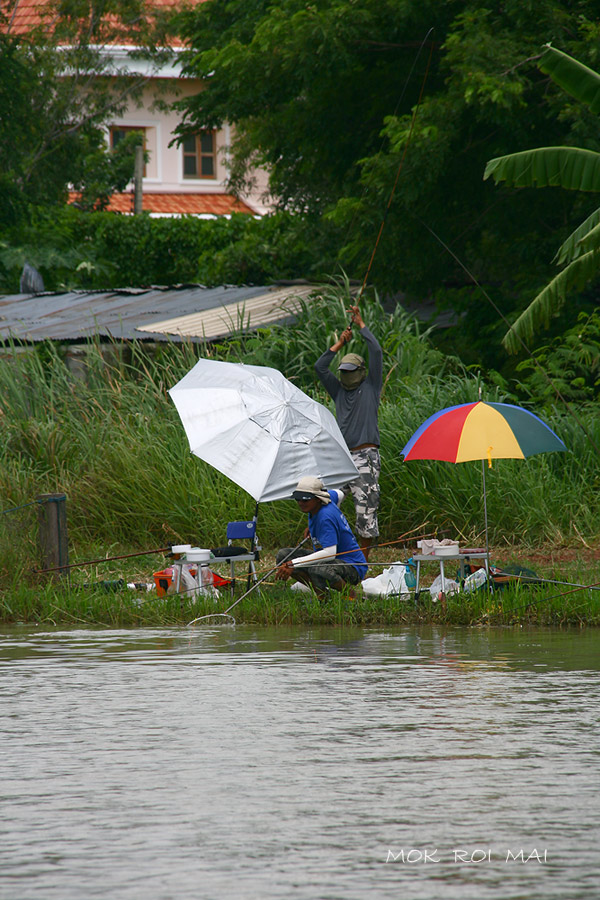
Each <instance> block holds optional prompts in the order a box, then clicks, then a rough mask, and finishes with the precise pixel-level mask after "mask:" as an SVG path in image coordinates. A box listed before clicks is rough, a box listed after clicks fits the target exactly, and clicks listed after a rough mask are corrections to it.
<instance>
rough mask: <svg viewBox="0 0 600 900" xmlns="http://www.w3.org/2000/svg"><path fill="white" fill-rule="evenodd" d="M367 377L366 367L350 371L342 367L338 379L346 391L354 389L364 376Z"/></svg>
mask: <svg viewBox="0 0 600 900" xmlns="http://www.w3.org/2000/svg"><path fill="white" fill-rule="evenodd" d="M366 377H367V370H366V369H362V368H361V369H352V371H351V372H348V371H347V370H346V369H342V370H341V371H340V381H341V383H342V387H343V388H345V389H346V390H347V391H354V390H356V388H357V387H359V386H360V385H361V384H362V383H363V381H364V380H365V378H366Z"/></svg>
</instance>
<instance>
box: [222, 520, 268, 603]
mask: <svg viewBox="0 0 600 900" xmlns="http://www.w3.org/2000/svg"><path fill="white" fill-rule="evenodd" d="M234 541H245V542H247V545H246V546H244V547H239V546H236V545H235V544H234V543H233V542H234ZM248 544H249V546H248ZM260 550H261V548H260V545H259V543H258V537H257V536H256V517H255V518H254V519H249V520H247V521H243V522H228V523H227V546H226V547H215V548H214V549H213V550H212V551H211V552H212V554H213V557H214V558H213V559H211V561H210V564H211V565H212V564H213V563H228V564H229V567H230V571H231V592H232V593H233V590H234V588H235V564H236V562H247V563H248V584H247V590H249V589H250V581H251V580H252V579H253V580H254V581H257V580H258V579H257V575H256V566H255V565H254V563H255V561H256V560H258V559H260Z"/></svg>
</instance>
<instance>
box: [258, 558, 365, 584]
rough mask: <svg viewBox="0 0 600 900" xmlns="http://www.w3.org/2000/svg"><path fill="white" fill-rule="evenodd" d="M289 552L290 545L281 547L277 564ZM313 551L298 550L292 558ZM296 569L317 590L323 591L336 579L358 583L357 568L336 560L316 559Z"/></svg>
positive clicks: (335, 582) (348, 582) (336, 580)
mask: <svg viewBox="0 0 600 900" xmlns="http://www.w3.org/2000/svg"><path fill="white" fill-rule="evenodd" d="M291 552H292V547H283V548H282V549H281V550H280V551H279V552H278V554H277V559H276V562H277V565H280V564H281V563H282V562H283V560H284V559H285V558H286V557H287V556H288V554H290V553H291ZM313 552H314V551H313V550H298V551H297V552H296V553H294V554H293V556H294V559H298V557H300V556H308V555H309V553H313ZM298 571H301V572H302V574H303V575H308V577H309V578H310V580H311V582H312V583H313V585H314V586H315V588H316V589H317V590H318V591H324V590H325V588H326V587H327V586H328V585H329V584H337V582H338V581H344V582H346V583H347V584H358V583H359V581H360V576H359V574H358V569H356V568H355V567H354V566H351V565H350V563H345V562H338V561H337V560H332V561H331V562H327V561H325V560H322V561H318V562H315V563H314V565H312V566H302V568H301V569H299V570H298ZM293 577H294V576H293V575H292V578H293Z"/></svg>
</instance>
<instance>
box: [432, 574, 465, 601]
mask: <svg viewBox="0 0 600 900" xmlns="http://www.w3.org/2000/svg"><path fill="white" fill-rule="evenodd" d="M442 591H443V592H444V593H445V594H446V596H448V595H449V594H457V593H458V592H459V591H460V584H458V582H456V581H453V580H452V578H444V584H443V586H442V576H441V575H438V576H437V578H436V579H435V580H434V582H433V584H431V585H430V587H429V593H430V594H431V599H432V600H433V601H436V600H437V599H438V597H439V595H440V593H441V592H442Z"/></svg>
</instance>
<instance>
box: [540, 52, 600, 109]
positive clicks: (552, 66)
mask: <svg viewBox="0 0 600 900" xmlns="http://www.w3.org/2000/svg"><path fill="white" fill-rule="evenodd" d="M538 67H539V68H540V69H541V70H542V72H545V73H546V75H549V76H550V78H551V79H552V81H554V82H555V83H556V84H558V85H559V86H560V87H561V88H563V90H565V91H566V92H567V93H568V94H571V96H572V97H575V99H576V100H580V101H581V102H582V103H585V104H586V106H589V108H590V109H591V111H592V112H594V113H597V112H600V75H599V74H598V73H597V72H594V70H593V69H589V68H588V67H587V66H584V65H583V63H580V62H577V60H576V59H573V57H572V56H568V55H567V54H566V53H562V52H561V51H560V50H555V49H554V47H551V46H550V45H548V47H547V49H546V51H545V52H544V54H543V55H542V57H541V59H540V61H539V62H538Z"/></svg>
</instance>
